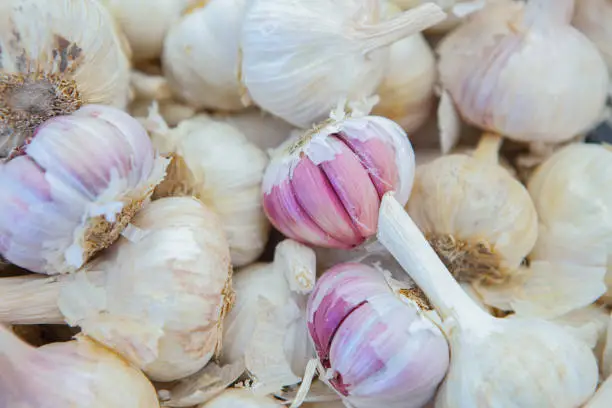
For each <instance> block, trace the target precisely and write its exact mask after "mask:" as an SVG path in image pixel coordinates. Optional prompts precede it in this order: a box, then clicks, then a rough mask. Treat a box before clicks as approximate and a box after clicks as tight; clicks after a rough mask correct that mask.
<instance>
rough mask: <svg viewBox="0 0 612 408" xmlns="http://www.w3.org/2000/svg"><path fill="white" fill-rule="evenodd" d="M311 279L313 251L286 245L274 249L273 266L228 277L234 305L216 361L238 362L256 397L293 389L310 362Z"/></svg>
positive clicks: (255, 266) (292, 243) (313, 276)
mask: <svg viewBox="0 0 612 408" xmlns="http://www.w3.org/2000/svg"><path fill="white" fill-rule="evenodd" d="M315 279H316V259H315V254H314V252H313V250H312V249H310V248H308V247H306V246H304V245H301V244H299V243H297V242H295V241H292V240H285V241H282V242H281V243H279V244H278V245H277V246H276V250H275V253H274V262H272V263H269V264H263V263H256V264H253V265H251V266H248V267H246V268H243V269H241V270H239V271H238V272H237V273H236V274H235V276H234V280H233V284H234V289H235V291H236V302H235V303H234V307H233V308H232V310H231V311H230V312H229V314H228V316H227V317H226V319H225V324H224V333H223V355H222V361H224V362H227V363H233V362H236V361H239V360H244V361H245V362H246V368H247V370H248V371H249V373H250V374H251V375H252V376H253V377H254V380H255V385H254V386H253V388H254V389H256V390H257V391H258V393H259V394H266V393H270V392H276V391H279V390H280V389H281V388H282V387H283V386H289V385H294V384H297V383H298V382H299V381H300V379H301V377H302V375H303V374H304V371H305V369H306V365H307V363H308V361H309V360H310V359H312V358H313V356H314V349H313V348H312V345H311V344H310V342H309V341H308V331H307V328H306V302H307V300H308V294H309V293H310V291H311V290H312V288H313V287H314V282H315Z"/></svg>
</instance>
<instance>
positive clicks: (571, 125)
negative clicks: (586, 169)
mask: <svg viewBox="0 0 612 408" xmlns="http://www.w3.org/2000/svg"><path fill="white" fill-rule="evenodd" d="M542 1H543V2H544V3H546V0H533V1H530V2H528V3H527V5H525V3H524V2H516V1H505V2H502V3H499V4H493V5H491V6H489V7H487V8H485V9H483V10H482V11H480V12H478V13H475V14H474V15H472V16H471V17H470V19H469V20H468V21H467V22H466V23H465V24H463V25H461V26H460V27H459V28H457V29H456V30H455V31H453V32H452V33H450V34H449V35H448V36H447V37H445V38H444V40H443V41H442V42H441V43H440V45H439V47H438V53H439V54H440V64H439V71H440V81H441V83H442V86H443V87H444V88H445V89H446V90H447V91H448V92H449V94H450V95H451V97H452V99H453V101H454V103H455V105H456V107H457V110H458V111H459V113H460V114H461V116H462V118H463V119H464V120H465V121H467V122H468V123H470V124H472V125H475V126H478V127H480V128H482V129H485V130H488V131H491V132H495V133H498V134H501V135H504V136H506V137H508V138H510V139H513V140H517V141H522V142H552V143H558V142H562V141H566V140H569V139H571V138H572V137H575V136H576V135H578V134H580V133H582V132H584V131H586V130H588V129H589V128H590V127H591V126H593V125H594V124H595V123H596V122H597V121H598V120H599V118H600V116H601V113H602V111H603V107H604V105H605V100H606V93H607V89H608V84H609V77H608V71H607V68H606V65H605V63H604V61H603V58H602V57H601V55H600V53H599V52H598V50H597V49H596V48H595V46H594V45H593V44H592V43H591V42H590V41H589V40H588V39H587V38H586V37H585V36H584V35H583V34H582V33H580V32H579V31H578V30H576V29H575V28H574V27H572V26H570V25H569V18H568V17H569V13H565V11H564V8H565V7H566V6H568V4H570V6H571V3H573V1H572V0H564V1H563V2H559V3H558V4H557V3H555V2H551V3H550V4H548V5H546V4H544V5H543V6H542V5H541V4H540V3H542ZM562 3H563V4H562ZM548 6H550V7H551V9H547V8H546V7H548ZM539 7H543V8H542V9H539ZM551 67H554V69H551ZM551 101H553V102H551Z"/></svg>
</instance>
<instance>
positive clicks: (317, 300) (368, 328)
mask: <svg viewBox="0 0 612 408" xmlns="http://www.w3.org/2000/svg"><path fill="white" fill-rule="evenodd" d="M307 315H308V330H309V332H310V336H311V338H312V340H313V342H314V344H315V349H316V351H317V355H318V356H319V361H320V363H321V365H322V366H323V367H324V368H325V369H327V373H326V374H325V378H326V379H327V380H325V381H328V385H330V386H331V387H332V388H333V389H334V390H335V391H336V392H337V393H338V394H340V395H341V396H342V397H343V399H345V400H346V402H348V403H349V404H350V406H351V407H355V408H372V407H386V408H395V407H397V408H400V407H401V408H411V407H421V406H423V405H425V403H426V402H427V401H429V400H430V399H431V398H432V397H433V395H434V393H435V391H436V389H437V387H438V385H439V384H440V382H441V381H442V379H443V378H444V375H445V374H446V371H447V369H448V364H449V348H448V344H447V342H446V338H445V336H444V334H443V333H442V332H441V330H440V329H439V327H438V323H437V322H436V320H437V321H439V318H438V316H437V314H436V313H435V312H433V311H432V308H431V307H430V306H429V302H428V301H427V299H426V298H425V297H424V296H423V295H422V292H421V291H420V290H419V289H418V288H411V289H410V288H409V287H408V286H407V285H406V286H404V287H402V283H401V282H398V281H394V280H393V279H392V278H390V277H387V276H385V274H383V273H382V272H381V271H379V270H377V269H374V268H372V267H370V266H366V265H364V264H358V263H344V264H340V265H336V266H335V267H333V268H331V269H329V270H328V271H327V272H326V273H325V274H324V275H323V276H322V277H321V278H320V280H319V281H318V282H317V284H316V285H315V289H314V291H313V292H312V294H311V296H310V299H309V302H308V309H307Z"/></svg>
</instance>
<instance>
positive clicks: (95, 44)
mask: <svg viewBox="0 0 612 408" xmlns="http://www.w3.org/2000/svg"><path fill="white" fill-rule="evenodd" d="M0 50H1V51H0V157H3V156H7V155H8V154H10V153H11V151H12V150H14V149H15V148H18V147H20V146H21V145H22V144H23V142H24V140H27V139H28V138H29V137H30V136H32V134H33V133H34V131H35V129H36V127H37V126H38V125H40V124H42V123H43V122H44V121H46V120H47V119H49V118H51V117H54V116H57V115H66V114H69V113H72V112H74V111H76V110H77V109H78V108H79V107H81V106H82V105H84V104H104V105H111V106H114V107H117V108H120V109H123V108H125V106H126V105H127V102H128V93H129V62H128V59H127V57H126V56H125V54H124V52H123V49H122V47H121V43H120V40H119V36H118V35H117V32H116V31H115V30H114V27H113V20H112V17H111V16H110V14H109V13H108V11H107V10H106V9H105V8H104V7H102V6H101V5H100V4H99V3H98V2H97V1H95V0H49V1H43V2H41V1H36V0H6V1H3V2H2V4H1V5H0Z"/></svg>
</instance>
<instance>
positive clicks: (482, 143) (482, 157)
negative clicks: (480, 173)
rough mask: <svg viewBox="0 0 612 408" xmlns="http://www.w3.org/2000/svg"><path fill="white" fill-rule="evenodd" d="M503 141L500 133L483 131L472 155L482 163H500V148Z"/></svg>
mask: <svg viewBox="0 0 612 408" xmlns="http://www.w3.org/2000/svg"><path fill="white" fill-rule="evenodd" d="M502 141H503V140H502V137H501V136H500V135H498V134H495V133H483V135H482V136H481V137H480V140H479V141H478V146H476V150H475V151H474V153H473V154H472V157H473V158H475V159H476V160H478V161H480V162H482V163H487V164H490V165H497V164H499V149H500V147H501V144H502Z"/></svg>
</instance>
